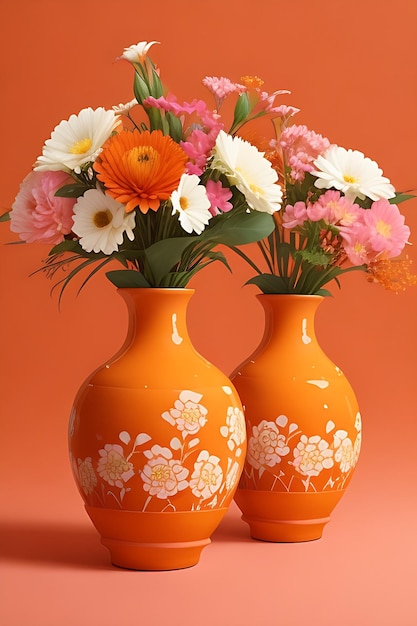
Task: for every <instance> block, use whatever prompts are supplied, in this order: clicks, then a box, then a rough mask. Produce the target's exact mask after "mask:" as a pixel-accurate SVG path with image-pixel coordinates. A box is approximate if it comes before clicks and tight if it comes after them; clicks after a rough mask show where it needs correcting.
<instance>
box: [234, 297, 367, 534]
mask: <svg viewBox="0 0 417 626" xmlns="http://www.w3.org/2000/svg"><path fill="white" fill-rule="evenodd" d="M258 299H259V301H260V302H261V304H262V306H263V308H264V310H265V316H266V330H265V335H264V338H263V341H262V342H261V344H260V346H259V348H258V350H257V351H256V352H255V353H254V355H252V356H251V357H250V358H249V360H248V361H246V362H245V364H243V365H242V366H241V367H239V368H238V369H237V370H236V372H235V373H234V374H233V375H232V381H233V383H234V386H235V388H236V389H237V391H238V393H239V396H240V398H241V401H242V404H243V407H244V411H245V418H246V425H247V437H248V449H247V456H246V462H245V467H244V471H243V473H242V477H241V480H240V484H239V487H238V490H237V492H236V495H235V500H236V502H237V504H238V506H239V508H240V509H241V511H242V513H243V515H242V519H243V520H244V521H246V522H247V523H248V524H249V526H250V531H251V535H252V537H254V538H256V539H261V540H264V541H276V542H296V541H310V540H313V539H319V538H320V537H321V535H322V532H323V527H324V525H325V524H326V523H327V522H328V521H329V519H330V513H331V512H332V510H333V509H334V507H335V506H336V504H337V503H338V502H339V500H340V499H341V497H342V496H343V494H344V492H345V489H346V487H347V485H348V483H349V481H350V479H351V476H352V472H353V470H354V468H355V465H356V463H357V460H358V456H359V451H360V446H361V417H360V413H359V409H358V404H357V400H356V397H355V394H354V392H353V390H352V387H351V385H350V384H349V382H348V380H347V379H346V377H345V376H344V374H343V373H342V371H341V370H340V369H339V368H338V367H337V366H336V365H334V363H332V361H331V360H330V359H329V358H328V357H327V356H326V354H325V353H324V352H323V350H322V349H321V347H320V345H319V343H318V342H317V338H316V335H315V330H314V319H315V313H316V310H317V307H318V306H319V304H320V303H321V301H322V298H321V297H320V296H303V295H259V296H258Z"/></svg>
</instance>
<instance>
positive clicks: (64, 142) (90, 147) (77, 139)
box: [34, 107, 119, 173]
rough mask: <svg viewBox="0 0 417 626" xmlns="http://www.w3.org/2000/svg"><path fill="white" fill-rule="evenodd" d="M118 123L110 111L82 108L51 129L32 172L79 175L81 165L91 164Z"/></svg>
mask: <svg viewBox="0 0 417 626" xmlns="http://www.w3.org/2000/svg"><path fill="white" fill-rule="evenodd" d="M118 124H119V117H118V116H117V115H115V113H114V111H107V110H106V109H104V108H103V107H99V108H98V109H95V110H93V109H92V108H90V107H88V108H87V109H82V110H81V111H80V112H79V114H78V115H75V114H73V115H71V116H70V118H69V119H68V120H63V121H62V122H60V123H59V124H58V126H56V127H55V129H54V130H53V132H52V134H51V138H50V139H47V141H45V145H44V147H43V150H42V156H40V157H39V158H38V160H37V161H36V163H35V167H34V170H35V171H36V170H39V171H45V170H52V171H56V170H64V171H68V170H70V171H71V170H73V171H74V172H77V173H79V172H80V169H81V166H82V165H85V163H89V162H90V161H95V160H96V158H97V156H98V154H99V153H100V152H101V150H102V145H103V143H104V142H105V141H106V140H107V139H108V138H109V137H110V135H111V134H112V132H113V130H114V129H115V128H116V126H117V125H118Z"/></svg>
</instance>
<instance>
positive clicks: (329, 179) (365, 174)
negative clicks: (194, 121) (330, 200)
mask: <svg viewBox="0 0 417 626" xmlns="http://www.w3.org/2000/svg"><path fill="white" fill-rule="evenodd" d="M314 165H315V167H316V168H317V169H316V170H315V171H313V172H311V173H312V174H313V176H317V180H316V181H315V183H314V184H315V186H316V187H318V188H319V189H330V188H332V187H334V188H335V189H338V190H339V191H341V192H342V193H344V194H345V196H346V197H347V198H348V199H349V200H351V201H354V200H355V198H360V199H361V200H364V199H365V198H366V197H368V198H370V199H371V200H374V201H375V200H380V199H381V198H385V199H386V200H388V199H389V198H393V197H394V196H395V189H394V187H393V186H392V185H391V183H390V181H389V179H388V178H385V176H382V170H381V169H380V168H379V167H378V164H377V163H375V161H372V160H371V159H369V158H368V157H366V156H365V155H364V154H363V153H362V152H359V151H358V150H346V148H342V147H340V146H336V145H333V146H330V148H328V149H327V150H326V152H325V153H324V154H322V155H320V156H318V157H317V159H316V160H315V161H314Z"/></svg>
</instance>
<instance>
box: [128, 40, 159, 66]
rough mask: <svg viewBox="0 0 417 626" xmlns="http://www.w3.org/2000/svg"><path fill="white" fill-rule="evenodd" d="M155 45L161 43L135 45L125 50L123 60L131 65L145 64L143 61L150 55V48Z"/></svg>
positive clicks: (145, 42) (141, 42) (152, 42)
mask: <svg viewBox="0 0 417 626" xmlns="http://www.w3.org/2000/svg"><path fill="white" fill-rule="evenodd" d="M154 43H159V41H149V42H147V41H140V42H139V43H136V44H133V45H132V46H129V47H128V48H125V49H124V51H123V54H122V56H121V58H122V59H126V61H130V62H131V63H143V59H144V58H145V57H146V55H147V54H148V50H149V48H150V47H151V46H153V44H154Z"/></svg>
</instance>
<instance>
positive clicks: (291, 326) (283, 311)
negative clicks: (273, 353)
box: [257, 294, 323, 345]
mask: <svg viewBox="0 0 417 626" xmlns="http://www.w3.org/2000/svg"><path fill="white" fill-rule="evenodd" d="M257 298H258V300H259V302H260V303H261V305H262V307H263V309H264V311H265V335H264V340H263V343H265V342H274V341H275V340H278V339H280V338H281V337H282V336H283V334H286V335H290V336H292V337H297V336H299V337H300V339H301V341H302V343H303V344H305V345H307V344H309V343H311V342H313V341H316V334H315V328H314V321H315V315H316V311H317V308H318V306H319V305H320V303H321V302H322V300H323V298H322V297H321V296H310V295H278V294H261V295H258V296H257Z"/></svg>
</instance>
